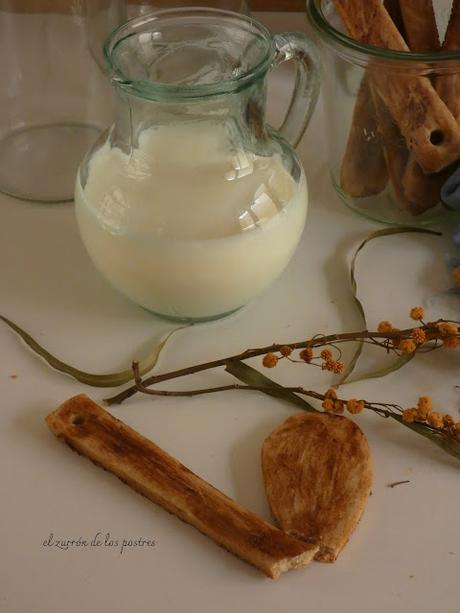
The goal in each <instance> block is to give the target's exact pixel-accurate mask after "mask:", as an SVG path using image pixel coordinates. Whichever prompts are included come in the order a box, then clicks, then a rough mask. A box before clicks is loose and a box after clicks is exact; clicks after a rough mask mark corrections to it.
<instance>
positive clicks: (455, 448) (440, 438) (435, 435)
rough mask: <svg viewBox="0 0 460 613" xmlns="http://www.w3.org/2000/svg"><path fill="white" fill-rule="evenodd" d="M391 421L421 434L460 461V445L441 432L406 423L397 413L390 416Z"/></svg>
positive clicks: (417, 424)
mask: <svg viewBox="0 0 460 613" xmlns="http://www.w3.org/2000/svg"><path fill="white" fill-rule="evenodd" d="M390 417H391V419H394V420H395V421H397V422H398V423H400V424H402V425H403V426H406V428H409V429H410V430H413V431H414V432H417V434H421V435H422V436H424V437H425V438H427V439H428V440H429V441H431V442H432V443H434V444H435V445H437V446H438V447H441V449H442V450H443V451H445V452H446V453H448V454H449V455H451V456H452V457H454V458H456V459H457V460H460V443H457V442H456V441H454V440H453V439H452V438H446V437H445V436H444V435H443V434H442V433H441V432H434V431H432V430H428V428H427V427H426V426H425V425H424V424H419V423H417V422H413V423H410V424H409V423H406V422H405V421H403V418H402V416H401V415H397V414H396V413H394V414H391V415H390Z"/></svg>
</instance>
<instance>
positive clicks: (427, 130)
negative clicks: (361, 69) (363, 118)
mask: <svg viewBox="0 0 460 613" xmlns="http://www.w3.org/2000/svg"><path fill="white" fill-rule="evenodd" d="M334 5H335V7H336V9H337V12H338V13H339V15H340V16H341V18H342V20H343V22H344V23H345V26H346V28H347V31H348V34H349V35H350V36H351V37H352V38H354V39H356V40H359V41H361V42H365V43H369V44H371V45H374V46H376V47H382V48H386V49H396V50H400V51H409V48H408V46H407V44H406V43H405V41H404V39H403V38H402V36H401V34H400V33H399V31H398V29H397V28H396V26H395V24H394V23H393V21H392V19H391V17H390V16H389V14H388V12H387V11H386V9H385V7H384V6H383V4H382V3H381V2H380V0H366V2H362V1H360V0H334ZM386 68H387V67H384V68H382V67H381V66H380V65H378V66H377V61H376V60H372V62H371V65H370V66H369V70H370V74H371V77H372V85H374V86H375V87H376V89H377V91H378V93H379V95H380V96H381V98H382V99H383V101H384V102H385V105H386V106H387V107H388V109H389V111H390V113H391V114H392V116H393V118H394V120H395V121H396V123H397V124H398V126H399V129H400V130H401V133H402V134H403V136H404V138H405V139H406V142H407V144H408V148H409V149H410V150H412V151H413V152H414V154H415V156H416V159H417V161H418V162H419V164H420V165H421V166H422V168H423V170H424V171H425V172H437V171H438V170H441V169H442V168H445V167H446V166H448V165H449V164H451V163H452V162H453V161H455V160H456V159H457V158H458V156H459V152H460V127H459V126H458V124H457V122H456V121H455V118H454V117H453V116H452V113H451V112H450V111H449V109H448V108H447V106H446V105H445V104H444V102H443V101H442V100H441V99H440V97H439V96H438V94H437V93H436V91H435V89H434V88H433V86H432V85H431V83H430V80H429V79H428V78H427V77H423V76H419V75H411V74H407V72H406V71H398V70H396V69H392V70H388V69H386Z"/></svg>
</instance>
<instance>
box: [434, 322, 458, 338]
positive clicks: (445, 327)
mask: <svg viewBox="0 0 460 613" xmlns="http://www.w3.org/2000/svg"><path fill="white" fill-rule="evenodd" d="M437 328H438V330H439V331H440V332H441V336H455V335H457V334H458V326H457V325H456V324H451V323H450V322H443V323H440V324H437Z"/></svg>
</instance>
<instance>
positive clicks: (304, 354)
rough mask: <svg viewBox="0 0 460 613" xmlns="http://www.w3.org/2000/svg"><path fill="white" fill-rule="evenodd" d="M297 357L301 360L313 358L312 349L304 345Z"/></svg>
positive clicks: (309, 360) (305, 360)
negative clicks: (304, 347)
mask: <svg viewBox="0 0 460 613" xmlns="http://www.w3.org/2000/svg"><path fill="white" fill-rule="evenodd" d="M299 358H300V359H301V360H303V361H304V362H307V363H309V362H311V360H312V358H313V350H312V349H311V348H310V347H306V349H302V351H301V352H300V353H299Z"/></svg>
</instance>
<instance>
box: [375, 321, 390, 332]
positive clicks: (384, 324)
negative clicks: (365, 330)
mask: <svg viewBox="0 0 460 613" xmlns="http://www.w3.org/2000/svg"><path fill="white" fill-rule="evenodd" d="M377 332H383V333H386V332H393V326H392V325H391V323H390V322H389V321H381V322H380V323H379V325H378V326H377Z"/></svg>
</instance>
